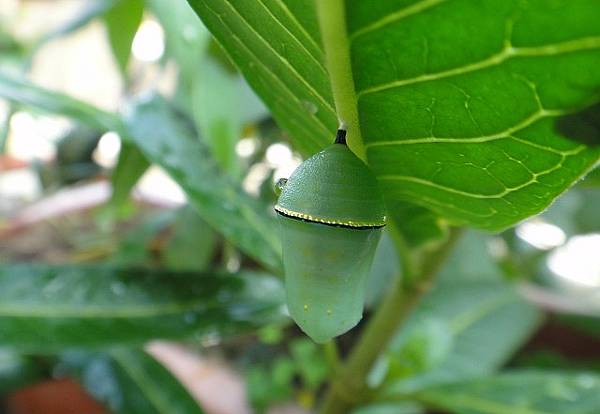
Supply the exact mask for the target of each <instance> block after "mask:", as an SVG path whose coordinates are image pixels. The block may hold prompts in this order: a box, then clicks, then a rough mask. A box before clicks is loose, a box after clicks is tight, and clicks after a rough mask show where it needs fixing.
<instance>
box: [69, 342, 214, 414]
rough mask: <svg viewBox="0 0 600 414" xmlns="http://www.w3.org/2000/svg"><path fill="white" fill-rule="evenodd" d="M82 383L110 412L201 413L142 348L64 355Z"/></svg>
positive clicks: (170, 376)
mask: <svg viewBox="0 0 600 414" xmlns="http://www.w3.org/2000/svg"><path fill="white" fill-rule="evenodd" d="M65 363H66V365H67V366H68V367H69V368H71V369H73V368H74V369H76V370H77V371H78V374H79V376H80V377H81V381H82V383H83V385H84V386H85V387H86V388H87V389H88V391H90V393H91V394H92V395H93V396H94V397H96V398H97V399H98V400H99V401H101V402H103V403H104V404H105V405H106V406H107V407H108V408H109V409H110V411H111V413H114V414H137V413H148V414H167V413H168V414H202V413H203V412H204V411H203V410H202V409H201V408H200V406H199V405H198V403H197V402H196V401H195V400H194V399H193V397H192V396H191V395H190V394H189V393H188V391H187V390H186V389H185V388H184V387H183V386H182V385H181V383H179V381H178V380H177V379H176V378H174V377H173V375H172V374H171V373H170V372H169V371H167V370H166V369H165V368H164V367H163V366H162V365H161V364H159V363H158V362H157V361H156V360H155V359H154V358H152V357H151V356H150V355H148V354H146V353H145V352H144V351H141V350H135V349H117V350H113V351H110V352H108V353H106V354H96V355H81V354H75V353H73V354H70V355H69V354H67V355H66V357H65Z"/></svg>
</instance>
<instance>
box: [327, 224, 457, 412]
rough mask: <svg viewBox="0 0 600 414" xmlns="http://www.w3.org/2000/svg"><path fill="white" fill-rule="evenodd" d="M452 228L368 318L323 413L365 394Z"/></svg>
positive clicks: (346, 408)
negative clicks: (414, 272) (373, 371)
mask: <svg viewBox="0 0 600 414" xmlns="http://www.w3.org/2000/svg"><path fill="white" fill-rule="evenodd" d="M459 234H460V232H459V231H458V230H453V231H451V233H450V236H449V237H448V240H447V241H446V242H445V243H444V244H442V245H441V246H439V247H438V248H437V249H436V250H435V251H434V252H432V254H431V256H430V257H429V260H428V261H427V262H426V264H425V265H423V267H422V268H421V269H420V270H419V272H418V277H416V278H414V279H412V280H413V283H410V284H406V283H402V281H401V279H400V277H397V278H396V279H395V281H394V286H393V288H392V289H391V290H390V292H389V294H388V296H387V297H386V298H385V299H384V300H383V302H382V303H381V305H380V306H379V308H378V309H377V311H376V313H375V315H374V316H373V318H372V319H371V320H370V321H369V323H368V325H367V326H366V328H365V330H364V332H363V334H362V335H361V337H360V339H359V341H358V343H357V344H356V345H355V346H354V348H353V349H352V351H351V353H350V356H349V357H348V359H347V361H346V362H345V363H344V364H343V365H342V366H341V367H340V369H339V371H338V375H337V377H336V378H334V379H333V380H332V384H331V387H330V389H329V391H328V393H327V395H326V396H325V400H324V403H323V406H322V410H321V413H322V414H345V413H348V412H350V410H351V408H352V407H353V406H354V405H356V404H357V403H359V402H360V401H361V400H362V399H363V398H364V396H365V393H366V392H367V391H368V389H367V376H368V374H369V372H370V371H371V368H372V367H373V364H374V363H375V361H376V360H377V358H378V357H379V356H380V355H381V353H382V352H383V351H384V350H385V349H386V348H387V346H388V344H389V342H390V340H391V339H392V338H393V337H394V335H395V334H396V332H397V331H398V327H399V326H400V324H401V323H402V322H403V321H404V320H405V319H406V318H407V317H408V315H409V314H410V312H411V310H412V309H413V308H414V307H415V305H416V304H417V303H419V301H420V300H421V298H422V297H423V296H424V295H425V293H427V292H428V291H429V289H430V287H431V285H432V283H431V281H432V279H433V277H434V276H435V274H436V273H437V271H438V270H439V269H440V267H441V266H442V264H443V263H444V261H445V259H446V257H447V256H448V254H449V253H450V251H451V250H452V247H453V246H454V244H455V242H456V240H457V239H458V235H459Z"/></svg>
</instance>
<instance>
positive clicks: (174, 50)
mask: <svg viewBox="0 0 600 414" xmlns="http://www.w3.org/2000/svg"><path fill="white" fill-rule="evenodd" d="M148 6H149V8H150V10H151V11H152V13H153V14H154V16H155V17H156V18H157V19H158V21H159V22H160V24H161V25H162V27H163V28H164V30H165V35H166V43H167V44H166V47H167V53H168V54H169V55H170V56H171V57H173V59H174V60H175V61H176V62H177V65H178V66H179V70H180V73H179V77H180V79H179V81H180V82H181V81H182V79H183V80H184V82H185V83H186V86H188V87H189V86H191V83H190V81H191V80H192V79H193V78H194V77H195V74H196V71H197V70H198V69H199V64H200V63H201V60H202V59H203V57H204V55H205V51H206V49H207V47H208V42H209V40H210V33H209V32H208V30H206V28H205V27H204V25H203V24H202V22H200V21H199V20H198V17H197V16H196V15H195V14H194V11H193V10H192V8H191V7H190V5H189V4H187V2H185V1H176V2H166V1H164V0H148Z"/></svg>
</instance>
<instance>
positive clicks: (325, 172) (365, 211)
mask: <svg viewBox="0 0 600 414" xmlns="http://www.w3.org/2000/svg"><path fill="white" fill-rule="evenodd" d="M342 133H343V131H342ZM275 210H276V211H277V213H278V217H279V221H280V223H281V230H282V239H283V263H284V270H285V285H286V294H287V303H288V308H289V311H290V314H291V316H292V318H293V319H294V321H296V323H297V324H298V325H299V326H300V328H301V329H302V330H303V331H304V332H305V333H306V334H307V335H308V336H310V337H311V338H312V339H313V340H314V341H315V342H326V341H328V340H329V339H331V338H333V337H335V336H338V335H341V334H343V333H344V332H346V331H348V330H349V329H351V328H352V327H354V326H355V325H356V324H357V323H358V322H359V321H360V319H361V318H362V312H363V305H364V292H365V284H366V278H367V275H368V274H369V269H370V267H371V263H372V261H373V256H374V253H375V249H376V247H377V243H378V242H379V238H380V236H381V228H382V227H383V226H384V225H385V207H384V203H383V197H382V195H381V193H380V191H379V189H378V187H377V180H376V179H375V177H374V175H373V173H372V172H371V170H369V168H368V167H367V166H366V165H365V164H364V163H363V162H362V161H361V160H360V159H359V158H358V157H356V156H355V155H354V154H353V153H352V151H350V149H349V148H348V147H347V146H346V145H345V140H344V139H343V134H341V138H340V133H338V139H336V143H335V144H333V145H331V146H329V147H327V148H326V149H324V150H323V151H321V152H319V153H317V154H315V155H314V156H312V157H311V158H309V159H307V160H306V161H304V162H303V163H302V164H301V165H300V166H299V167H298V168H297V169H296V171H294V173H293V174H292V176H291V177H290V178H289V180H288V181H287V183H285V185H284V186H283V187H282V188H281V194H280V196H279V199H278V202H277V205H276V206H275Z"/></svg>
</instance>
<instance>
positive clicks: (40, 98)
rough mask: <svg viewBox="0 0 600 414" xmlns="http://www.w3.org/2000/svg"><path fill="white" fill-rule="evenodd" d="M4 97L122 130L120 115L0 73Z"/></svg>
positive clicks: (86, 123)
mask: <svg viewBox="0 0 600 414" xmlns="http://www.w3.org/2000/svg"><path fill="white" fill-rule="evenodd" d="M0 97H2V98H5V99H7V100H9V101H11V102H15V103H18V104H21V105H26V106H30V107H33V108H36V109H40V110H43V111H46V112H50V113H52V114H56V115H64V116H67V117H70V118H73V119H75V120H77V121H79V122H81V123H83V124H85V125H88V126H91V127H93V128H97V129H100V130H103V131H117V132H120V131H122V123H121V120H120V118H119V117H118V116H117V115H115V114H112V113H109V112H106V111H103V110H101V109H98V108H96V107H94V106H92V105H90V104H87V103H85V102H82V101H79V100H77V99H74V98H71V97H69V96H66V95H63V94H61V93H58V92H52V91H49V90H46V89H43V88H40V87H38V86H36V85H33V84H32V83H30V82H28V81H26V80H24V79H16V78H14V77H11V76H8V75H6V74H3V73H0Z"/></svg>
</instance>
